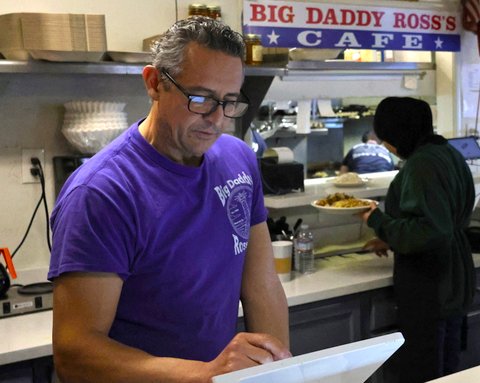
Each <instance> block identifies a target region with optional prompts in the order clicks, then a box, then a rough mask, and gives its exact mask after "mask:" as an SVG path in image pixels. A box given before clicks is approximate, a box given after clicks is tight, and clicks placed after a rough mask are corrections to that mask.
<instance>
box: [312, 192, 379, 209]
mask: <svg viewBox="0 0 480 383" xmlns="http://www.w3.org/2000/svg"><path fill="white" fill-rule="evenodd" d="M315 205H317V206H324V207H338V208H349V207H362V206H370V201H366V200H361V199H358V198H355V197H354V196H352V195H349V194H345V193H335V194H329V195H328V196H327V197H326V198H322V199H319V200H316V201H315Z"/></svg>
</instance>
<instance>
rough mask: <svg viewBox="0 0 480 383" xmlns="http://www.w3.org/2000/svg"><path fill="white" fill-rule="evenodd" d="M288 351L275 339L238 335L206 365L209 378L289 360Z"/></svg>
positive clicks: (255, 335) (267, 336)
mask: <svg viewBox="0 0 480 383" xmlns="http://www.w3.org/2000/svg"><path fill="white" fill-rule="evenodd" d="M291 356H292V354H291V353H290V351H289V350H288V349H287V348H286V347H285V346H284V345H283V344H282V343H281V342H280V341H279V340H278V339H277V338H275V337H273V336H271V335H268V334H259V333H245V332H244V333H239V334H237V335H236V336H235V337H234V338H233V339H232V341H231V342H230V343H229V344H228V345H227V347H225V349H224V350H223V351H222V352H221V353H220V355H219V356H218V357H217V358H215V359H214V360H212V361H211V362H209V363H208V365H209V369H210V371H211V373H212V374H211V376H212V377H213V376H216V375H221V374H226V373H227V372H232V371H236V370H241V369H243V368H247V367H253V366H258V365H260V364H265V363H270V362H273V361H276V360H281V359H286V358H290V357H291Z"/></svg>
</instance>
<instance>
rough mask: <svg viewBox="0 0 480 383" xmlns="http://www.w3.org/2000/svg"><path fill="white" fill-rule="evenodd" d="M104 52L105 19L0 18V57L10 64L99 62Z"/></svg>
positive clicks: (53, 15) (59, 16) (12, 15)
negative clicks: (33, 61)
mask: <svg viewBox="0 0 480 383" xmlns="http://www.w3.org/2000/svg"><path fill="white" fill-rule="evenodd" d="M106 50H107V37H106V29H105V15H87V14H63V13H9V14H4V15H0V53H1V54H2V55H3V56H4V57H5V58H6V59H9V60H28V59H29V57H30V56H31V57H33V58H34V59H44V60H50V61H99V60H100V59H101V58H102V56H103V54H104V53H105V52H106Z"/></svg>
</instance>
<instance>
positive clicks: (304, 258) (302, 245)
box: [294, 224, 315, 274]
mask: <svg viewBox="0 0 480 383" xmlns="http://www.w3.org/2000/svg"><path fill="white" fill-rule="evenodd" d="M294 248H295V270H297V271H299V272H301V273H302V274H309V273H314V272H315V255H314V253H313V234H312V232H311V231H310V229H309V228H308V225H306V224H302V225H301V226H300V230H299V232H298V234H297V236H296V237H295V239H294Z"/></svg>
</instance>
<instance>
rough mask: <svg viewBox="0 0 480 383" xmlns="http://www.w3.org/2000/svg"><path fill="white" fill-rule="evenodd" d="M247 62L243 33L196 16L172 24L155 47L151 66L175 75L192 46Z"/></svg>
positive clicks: (215, 21)
mask: <svg viewBox="0 0 480 383" xmlns="http://www.w3.org/2000/svg"><path fill="white" fill-rule="evenodd" d="M191 42H196V43H197V44H199V45H201V46H204V47H206V48H209V49H214V50H218V51H221V52H223V53H225V54H227V55H229V56H233V57H239V58H240V59H241V60H242V63H243V59H244V54H245V43H244V41H243V37H242V35H241V34H239V33H237V32H235V31H233V30H232V29H231V28H230V27H229V26H227V25H225V24H223V23H222V22H220V21H217V20H214V19H211V18H209V17H204V16H193V17H189V18H188V19H185V20H179V21H177V22H176V23H175V24H173V25H172V26H171V27H170V29H168V30H167V31H166V32H165V33H164V34H162V35H161V36H160V37H159V39H158V40H157V41H156V42H155V43H154V44H153V46H152V54H153V61H152V64H153V65H154V66H155V67H156V68H157V69H158V70H159V72H160V73H161V70H162V69H164V70H166V71H167V72H168V73H170V74H171V75H172V76H175V75H177V74H179V73H180V72H181V70H182V64H183V59H184V53H185V47H186V46H187V45H188V44H189V43H191Z"/></svg>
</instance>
